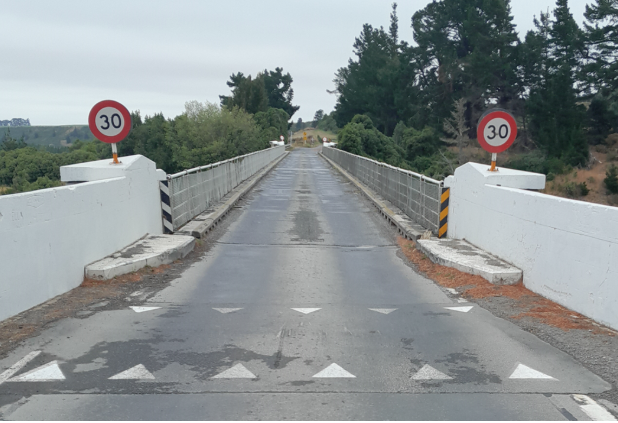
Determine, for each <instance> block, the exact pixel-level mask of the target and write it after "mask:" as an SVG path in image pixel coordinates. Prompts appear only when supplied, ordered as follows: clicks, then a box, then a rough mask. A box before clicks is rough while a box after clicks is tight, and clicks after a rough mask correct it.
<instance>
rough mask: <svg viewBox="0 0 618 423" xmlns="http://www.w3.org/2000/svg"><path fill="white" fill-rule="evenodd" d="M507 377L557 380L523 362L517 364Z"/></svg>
mask: <svg viewBox="0 0 618 423" xmlns="http://www.w3.org/2000/svg"><path fill="white" fill-rule="evenodd" d="M509 379H552V380H558V379H556V378H554V377H551V376H549V375H546V374H545V373H541V372H539V371H538V370H534V369H533V368H531V367H528V366H526V365H525V364H521V363H520V364H518V365H517V368H516V369H515V371H514V372H513V373H512V374H511V376H509Z"/></svg>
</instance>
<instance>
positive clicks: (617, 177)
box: [603, 165, 618, 194]
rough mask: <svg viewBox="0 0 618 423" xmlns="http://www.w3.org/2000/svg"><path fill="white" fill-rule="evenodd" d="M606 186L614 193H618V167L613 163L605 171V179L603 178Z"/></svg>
mask: <svg viewBox="0 0 618 423" xmlns="http://www.w3.org/2000/svg"><path fill="white" fill-rule="evenodd" d="M603 182H604V183H605V187H606V188H607V190H608V191H609V192H611V193H612V194H618V167H616V166H615V165H612V166H611V167H610V168H609V169H608V170H607V171H606V172H605V179H603Z"/></svg>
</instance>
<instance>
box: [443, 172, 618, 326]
mask: <svg viewBox="0 0 618 423" xmlns="http://www.w3.org/2000/svg"><path fill="white" fill-rule="evenodd" d="M487 168H488V166H487V165H480V164H478V163H467V164H465V165H463V166H461V167H459V168H457V169H456V170H455V175H454V176H450V177H448V178H447V179H446V180H445V181H444V184H445V186H447V187H451V196H450V204H449V220H448V237H449V238H456V239H465V240H467V241H468V242H470V243H471V244H474V245H476V246H478V247H480V248H482V249H484V250H486V251H488V252H490V253H492V254H495V255H497V256H498V257H500V258H502V259H503V260H506V261H508V262H510V263H512V264H513V265H515V266H517V267H519V268H520V269H522V270H523V273H524V285H525V286H526V287H527V288H528V289H530V290H532V291H534V292H536V293H538V294H541V295H543V296H544V297H546V298H549V299H551V300H553V301H555V302H557V303H559V304H562V305H564V306H566V307H568V308H570V309H572V310H575V311H577V312H579V313H581V314H583V315H585V316H588V317H590V318H592V319H594V320H596V321H598V322H600V323H603V324H605V325H607V326H610V327H612V328H614V329H618V208H616V207H609V206H603V205H599V204H592V203H587V202H583V201H576V200H569V199H564V198H560V197H554V196H550V195H545V194H541V193H538V192H533V191H526V190H525V189H540V188H543V187H544V184H545V176H544V175H539V174H533V173H529V172H520V171H513V170H510V169H503V168H500V170H499V172H498V173H494V174H492V173H491V172H487Z"/></svg>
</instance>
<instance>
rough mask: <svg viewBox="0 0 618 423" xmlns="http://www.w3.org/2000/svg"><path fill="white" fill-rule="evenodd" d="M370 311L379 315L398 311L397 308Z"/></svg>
mask: <svg viewBox="0 0 618 423" xmlns="http://www.w3.org/2000/svg"><path fill="white" fill-rule="evenodd" d="M369 310H371V311H377V312H378V313H382V314H389V313H392V312H393V311H395V310H397V309H396V308H370V309H369Z"/></svg>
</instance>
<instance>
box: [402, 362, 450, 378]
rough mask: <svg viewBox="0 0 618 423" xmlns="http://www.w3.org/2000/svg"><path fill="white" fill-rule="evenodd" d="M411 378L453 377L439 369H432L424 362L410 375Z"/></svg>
mask: <svg viewBox="0 0 618 423" xmlns="http://www.w3.org/2000/svg"><path fill="white" fill-rule="evenodd" d="M412 379H413V380H448V379H453V378H452V377H450V376H448V375H447V374H445V373H442V372H441V371H440V370H437V369H434V368H433V367H431V366H430V365H429V364H425V365H424V366H423V367H421V369H420V370H419V371H418V372H416V374H415V375H414V376H412Z"/></svg>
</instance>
